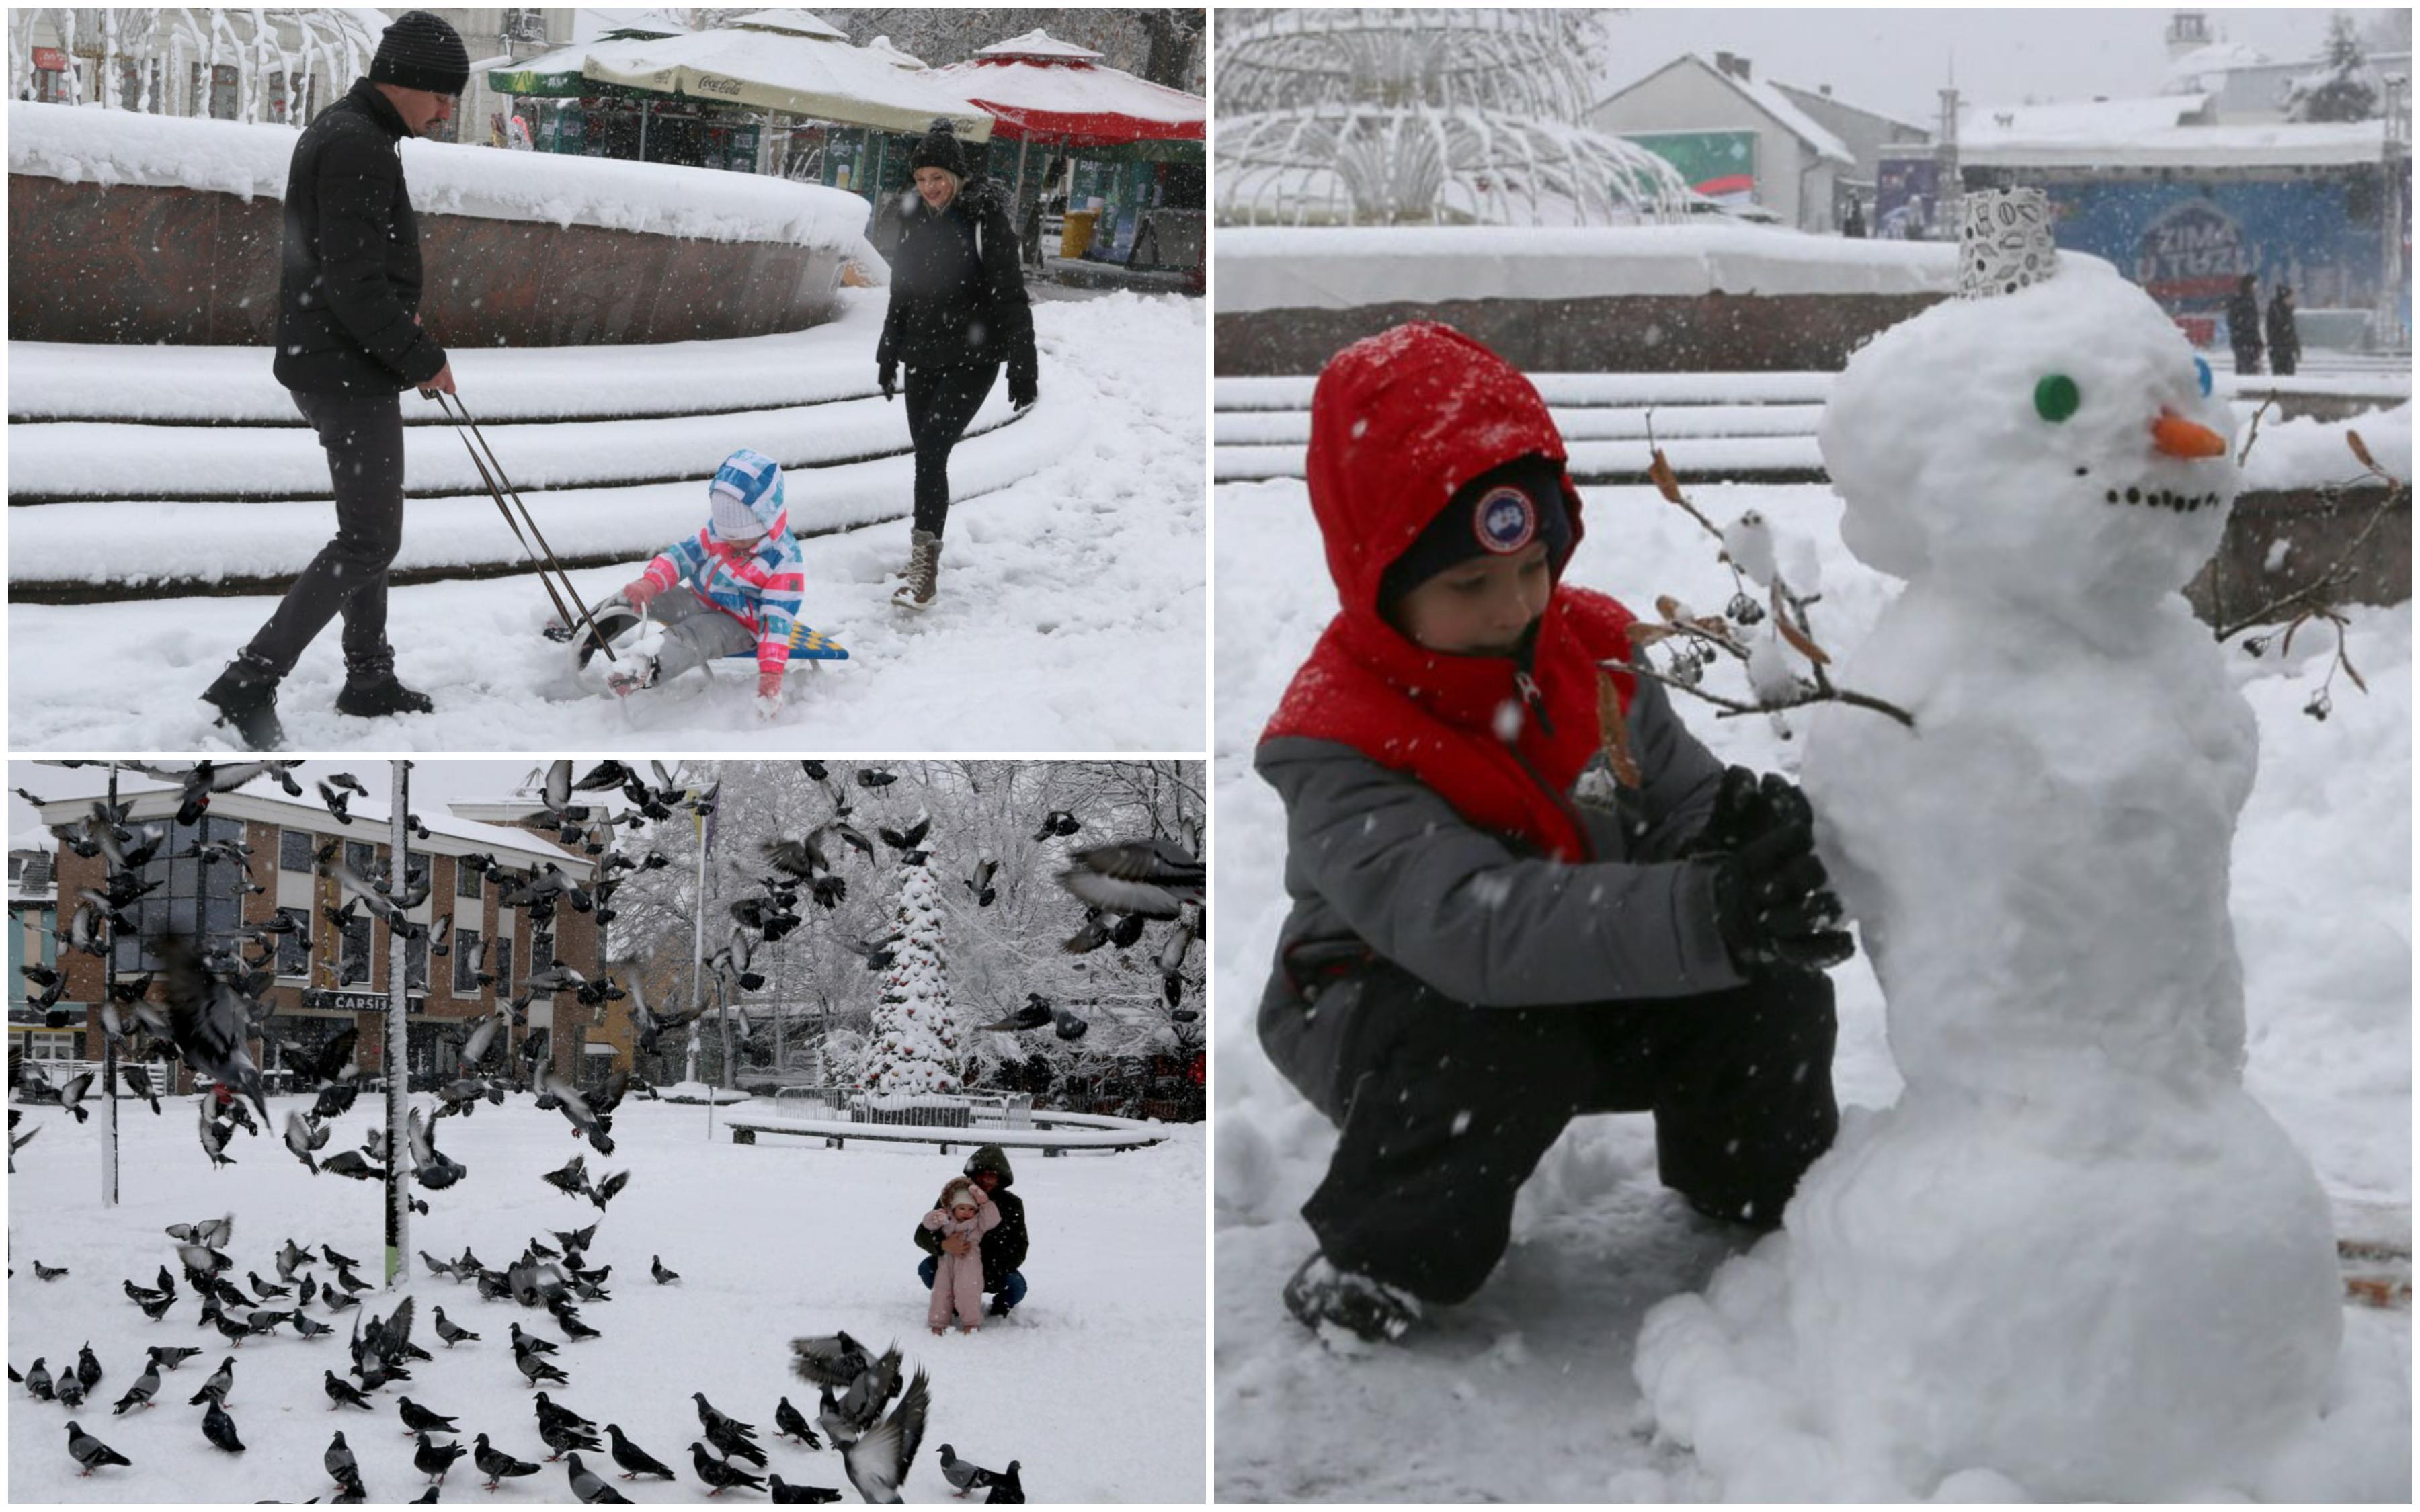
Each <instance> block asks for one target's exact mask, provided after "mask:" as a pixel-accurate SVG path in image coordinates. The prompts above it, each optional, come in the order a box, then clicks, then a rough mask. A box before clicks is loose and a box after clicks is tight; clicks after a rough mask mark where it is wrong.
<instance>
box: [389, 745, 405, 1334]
mask: <svg viewBox="0 0 2420 1512" xmlns="http://www.w3.org/2000/svg"><path fill="white" fill-rule="evenodd" d="M393 766H394V769H395V782H394V790H393V796H392V797H391V799H390V800H389V801H390V802H391V803H392V804H393V805H394V812H393V814H392V815H391V816H390V817H391V818H392V820H393V823H394V828H393V834H392V838H391V840H390V841H389V845H390V847H391V849H392V852H393V855H392V856H391V858H390V864H389V866H388V869H387V887H388V892H389V895H390V896H392V897H396V898H398V899H400V898H401V897H402V896H403V894H404V891H405V888H406V887H408V886H409V885H410V877H411V825H410V824H409V823H408V821H407V814H408V810H410V807H411V763H410V762H406V761H397V762H396V763H394V764H393ZM386 971H387V981H386V985H387V1001H386V1056H385V1060H386V1284H387V1286H388V1287H389V1288H394V1287H396V1286H397V1285H399V1284H401V1283H403V1282H405V1281H409V1280H411V1181H410V1179H409V1178H408V1177H407V1176H406V1174H405V1171H404V1163H405V1161H406V1160H407V1159H408V1158H409V1156H410V1153H411V1138H410V1134H409V1131H408V1130H407V1129H406V1127H405V1120H406V1119H407V1117H408V1115H409V1109H410V1105H411V1065H410V1051H411V1035H410V1030H409V1029H408V1027H407V1026H406V1025H405V1022H404V1016H405V1015H406V1014H407V1013H409V1012H410V1011H411V940H410V938H409V937H408V934H407V931H406V928H405V920H404V917H403V915H401V914H397V915H396V918H395V922H394V923H393V924H391V925H390V926H389V927H388V930H387V968H386Z"/></svg>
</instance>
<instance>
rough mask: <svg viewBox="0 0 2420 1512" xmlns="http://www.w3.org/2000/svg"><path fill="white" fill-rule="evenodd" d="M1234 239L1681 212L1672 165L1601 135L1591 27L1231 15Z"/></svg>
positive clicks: (1220, 144)
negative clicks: (1581, 32)
mask: <svg viewBox="0 0 2420 1512" xmlns="http://www.w3.org/2000/svg"><path fill="white" fill-rule="evenodd" d="M1219 22H1220V24H1219V37H1218V133H1217V147H1216V151H1217V156H1218V205H1217V208H1218V224H1221V225H1470V224H1488V225H1636V224H1657V223H1663V222H1668V221H1671V220H1674V219H1676V218H1678V217H1680V216H1681V215H1683V214H1685V213H1686V210H1687V206H1688V196H1689V188H1688V185H1687V184H1686V183H1684V182H1683V180H1682V178H1681V176H1680V175H1679V174H1678V173H1677V172H1675V171H1674V170H1673V168H1672V166H1671V165H1670V164H1669V163H1668V162H1665V161H1664V160H1663V159H1662V158H1659V157H1657V156H1656V155H1655V154H1653V153H1652V152H1649V151H1647V150H1645V149H1644V148H1642V147H1636V146H1633V145H1632V144H1630V143H1628V142H1625V141H1622V140H1621V139H1620V138H1618V137H1611V136H1606V135H1604V134H1603V133H1601V132H1598V131H1591V130H1590V129H1589V128H1588V127H1587V126H1586V125H1585V124H1583V122H1584V119H1585V113H1586V111H1587V109H1588V106H1589V104H1590V79H1589V73H1588V70H1587V68H1586V64H1585V58H1586V55H1587V54H1588V51H1589V49H1588V48H1587V47H1586V46H1585V45H1584V39H1581V38H1578V37H1575V28H1578V27H1584V26H1587V25H1590V24H1592V22H1591V21H1590V19H1589V18H1588V17H1586V15H1585V14H1584V13H1581V12H1575V11H1556V10H1477V9H1439V10H1412V9H1369V10H1268V11H1257V12H1254V11H1228V12H1224V13H1223V14H1222V15H1221V16H1220V18H1219Z"/></svg>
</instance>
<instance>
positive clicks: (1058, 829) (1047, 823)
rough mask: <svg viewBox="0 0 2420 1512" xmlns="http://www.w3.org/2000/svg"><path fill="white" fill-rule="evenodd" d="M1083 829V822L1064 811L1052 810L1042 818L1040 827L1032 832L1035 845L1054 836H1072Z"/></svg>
mask: <svg viewBox="0 0 2420 1512" xmlns="http://www.w3.org/2000/svg"><path fill="white" fill-rule="evenodd" d="M1083 827H1084V825H1083V821H1081V820H1079V819H1078V818H1077V817H1076V816H1075V815H1074V814H1071V813H1069V812H1068V811H1067V810H1064V809H1053V810H1050V811H1049V812H1048V813H1047V814H1045V815H1043V816H1042V827H1041V828H1039V829H1037V830H1035V831H1034V832H1033V839H1034V842H1035V843H1036V844H1039V843H1041V842H1042V841H1046V840H1048V839H1050V838H1051V837H1052V836H1054V835H1060V836H1064V835H1072V834H1074V833H1076V831H1078V830H1079V829H1081V828H1083Z"/></svg>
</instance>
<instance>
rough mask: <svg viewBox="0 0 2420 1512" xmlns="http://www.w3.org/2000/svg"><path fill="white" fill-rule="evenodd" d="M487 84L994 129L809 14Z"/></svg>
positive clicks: (968, 105)
mask: <svg viewBox="0 0 2420 1512" xmlns="http://www.w3.org/2000/svg"><path fill="white" fill-rule="evenodd" d="M489 84H490V85H491V86H493V87H494V88H496V89H498V90H501V91H504V92H506V93H513V94H563V93H579V92H580V91H581V88H582V85H618V86H620V87H622V88H626V89H644V90H652V91H654V92H655V93H658V94H667V95H668V94H682V95H688V96H690V97H692V98H695V99H699V100H721V101H723V102H725V103H727V104H734V105H754V106H757V107H759V108H762V109H768V110H780V111H787V112H789V113H790V114H791V115H794V116H808V117H810V118H812V119H815V120H824V121H834V122H838V123H840V124H843V125H847V126H869V127H873V128H875V129H876V130H877V131H915V132H922V131H924V130H925V129H926V128H927V127H929V126H931V125H932V123H933V122H934V120H935V119H936V118H946V119H948V120H949V121H950V123H951V124H952V125H954V127H956V128H957V132H958V136H959V138H960V139H961V140H963V141H968V142H982V141H985V140H987V139H988V138H989V137H990V135H991V128H992V122H991V117H990V116H986V115H985V114H984V113H983V111H981V110H980V109H978V108H977V107H976V106H975V105H974V104H973V102H972V101H970V100H967V99H966V98H965V97H964V96H962V95H960V94H958V93H957V92H956V91H955V90H954V89H953V88H952V87H951V85H949V84H948V83H947V82H945V81H943V80H942V79H940V78H939V75H937V74H935V73H932V72H930V71H923V72H920V71H917V70H914V69H907V68H903V67H901V66H900V64H899V62H898V59H897V54H891V53H888V52H885V53H875V52H870V51H868V50H867V49H864V48H860V47H852V46H850V45H849V43H848V40H847V39H846V37H845V35H843V34H842V33H841V32H840V31H838V30H837V29H835V28H834V27H832V26H831V25H830V24H829V23H826V22H824V21H822V20H820V19H819V18H817V17H815V16H813V15H810V14H809V13H807V12H806V11H803V10H760V11H755V12H753V13H752V14H750V15H747V16H743V17H741V18H740V19H739V20H738V21H737V22H734V23H731V24H730V25H728V26H719V27H716V28H714V29H713V30H711V31H702V32H691V33H690V34H688V35H686V36H680V37H626V38H622V39H617V40H613V41H603V42H587V43H582V44H580V45H578V46H575V47H569V48H559V49H557V50H556V51H554V52H552V53H549V54H545V55H544V56H542V57H535V58H531V59H529V60H527V61H526V62H523V63H520V64H519V65H517V66H516V67H515V68H514V69H511V70H510V71H509V72H507V71H506V70H504V69H495V70H491V71H490V72H489Z"/></svg>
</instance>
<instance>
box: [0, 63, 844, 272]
mask: <svg viewBox="0 0 2420 1512" xmlns="http://www.w3.org/2000/svg"><path fill="white" fill-rule="evenodd" d="M295 137H296V132H295V131H294V129H293V128H291V127H287V126H254V125H247V124H244V123H242V122H239V121H221V120H204V119H194V118H190V117H186V116H146V115H138V114H136V113H134V112H132V111H124V110H105V109H102V108H101V107H99V106H87V107H83V108H77V107H73V106H68V105H42V104H33V103H29V102H25V101H22V100H18V101H11V102H10V103H9V106H8V171H9V172H10V173H12V174H32V175H37V176H39V177H47V178H57V179H61V180H63V181H65V182H68V183H96V184H104V185H114V184H147V185H152V186H155V187H163V188H180V189H199V190H214V191H217V192H219V193H227V194H235V195H239V196H240V197H242V198H244V199H251V198H253V197H255V196H256V195H265V196H267V197H269V198H271V199H283V198H285V196H286V169H287V163H288V162H290V161H291V160H292V158H293V156H294V142H295ZM403 161H404V177H405V178H406V180H407V181H408V182H409V183H410V184H411V203H412V206H413V208H416V209H418V210H419V211H420V212H421V213H423V214H438V215H467V216H476V217H479V218H481V219H485V220H497V221H538V222H549V223H551V224H555V225H592V226H600V227H603V228H604V229H606V230H609V231H644V232H650V233H653V234H655V235H658V236H673V237H695V238H701V239H706V240H712V241H782V242H801V243H808V244H821V245H830V246H838V247H841V248H843V249H844V250H846V251H848V252H849V253H850V255H859V252H860V250H861V248H862V247H863V234H864V230H865V224H866V218H867V211H866V205H865V201H864V200H862V199H860V198H859V197H858V196H857V195H855V194H852V193H847V192H846V191H845V190H838V189H825V188H823V187H821V186H819V185H812V184H794V183H791V182H789V181H788V180H786V179H782V178H772V177H763V176H760V175H756V174H744V173H725V172H719V171H717V170H714V169H709V168H680V167H675V166H673V165H671V164H669V163H660V162H621V161H620V160H618V159H613V158H578V157H570V156H566V155H562V154H557V153H551V152H509V151H504V150H501V149H499V148H495V147H458V146H454V145H452V144H449V143H443V142H427V141H422V140H419V139H417V138H414V139H411V140H408V141H406V142H405V143H404V144H403ZM861 260H870V259H861Z"/></svg>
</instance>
